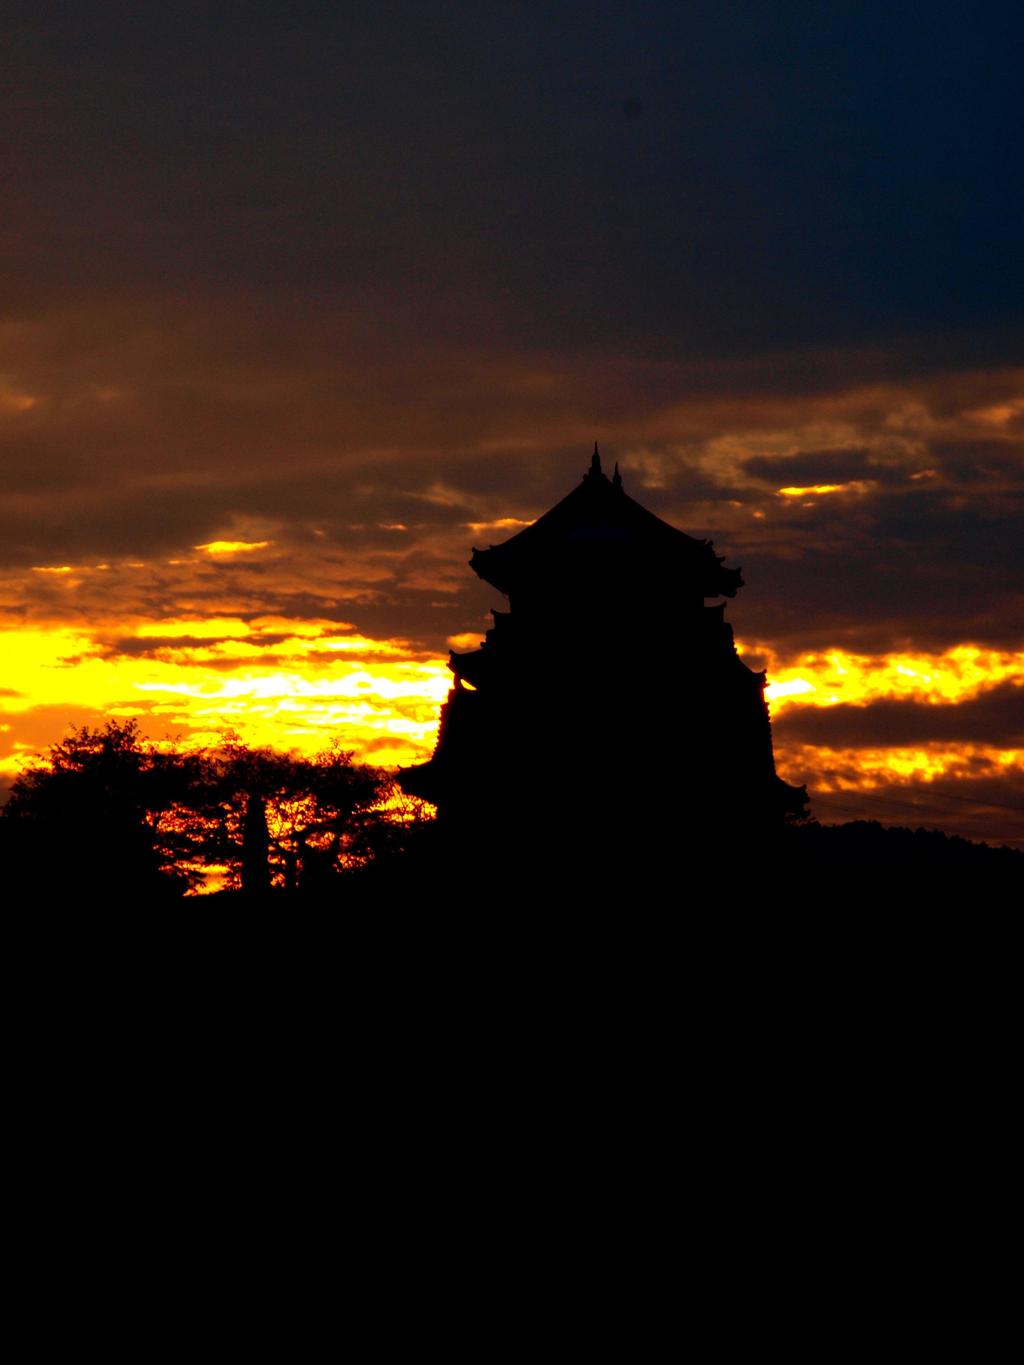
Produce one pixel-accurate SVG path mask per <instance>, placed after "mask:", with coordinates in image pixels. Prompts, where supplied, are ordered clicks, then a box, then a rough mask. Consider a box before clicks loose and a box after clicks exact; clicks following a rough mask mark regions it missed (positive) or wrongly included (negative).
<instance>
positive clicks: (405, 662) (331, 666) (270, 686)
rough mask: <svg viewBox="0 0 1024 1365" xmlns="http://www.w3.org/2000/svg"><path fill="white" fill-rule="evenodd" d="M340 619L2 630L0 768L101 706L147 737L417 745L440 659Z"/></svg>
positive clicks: (395, 759) (390, 756) (287, 744)
mask: <svg viewBox="0 0 1024 1365" xmlns="http://www.w3.org/2000/svg"><path fill="white" fill-rule="evenodd" d="M344 632H345V625H344V623H342V624H341V625H339V624H338V623H337V622H334V623H331V622H326V621H321V622H315V621H303V622H294V621H286V620H282V619H280V618H275V617H264V618H257V619H255V620H253V621H251V622H246V621H243V620H241V619H239V618H234V617H224V618H214V619H211V620H190V619H188V618H173V619H170V620H166V621H149V622H145V623H139V624H137V625H136V626H135V627H134V628H132V629H130V630H128V631H125V630H123V629H122V630H120V631H115V630H114V629H112V628H108V629H107V630H101V629H93V630H85V629H82V628H72V627H59V628H54V629H46V628H41V627H35V628H29V627H21V628H12V629H7V630H2V631H0V647H2V649H3V657H4V661H5V672H4V683H5V685H4V688H3V692H2V695H0V720H3V721H4V722H5V728H4V731H3V733H2V743H0V772H3V773H5V774H7V775H8V776H10V775H13V774H16V773H17V772H19V771H21V770H22V769H23V768H24V767H25V766H26V765H27V764H28V763H29V761H30V760H31V758H32V756H33V754H34V753H36V752H38V750H39V748H40V747H42V746H43V745H45V744H46V743H49V742H52V740H53V739H56V738H58V737H59V735H60V733H61V731H62V730H63V729H64V727H65V726H66V725H67V724H69V723H76V724H83V723H90V724H98V723H99V722H100V720H101V719H102V718H103V717H105V716H119V717H127V716H134V717H136V718H137V719H138V720H139V722H140V724H141V725H142V726H143V729H144V731H145V733H146V734H148V735H149V736H151V737H152V738H155V739H159V738H162V737H164V736H167V735H175V736H181V737H182V739H183V741H184V742H185V743H186V744H206V743H215V742H217V741H218V740H219V739H221V738H222V737H223V735H224V733H225V732H226V731H228V730H232V731H234V732H235V733H236V734H237V735H238V737H239V738H240V739H242V740H243V741H244V742H246V743H249V744H254V745H270V746H272V747H274V748H279V749H293V750H298V751H299V752H301V753H308V754H312V753H316V752H318V751H319V750H321V749H323V748H324V747H326V745H327V744H329V743H330V741H331V740H333V739H336V738H340V739H341V741H342V743H343V744H344V745H345V747H346V748H351V749H352V750H353V751H354V752H355V753H356V756H357V758H359V759H360V760H362V761H365V762H372V763H377V764H382V765H386V766H391V765H396V764H402V763H411V762H416V761H418V760H421V759H422V758H424V757H426V756H427V755H429V753H430V750H431V748H432V746H433V742H434V737H435V733H436V729H437V717H438V709H439V706H440V704H441V702H442V701H443V700H444V698H445V696H446V695H447V692H448V688H449V686H450V685H451V675H450V673H449V672H448V670H447V668H445V666H444V664H443V662H442V661H441V660H439V659H435V658H433V657H431V656H430V655H425V654H421V653H417V652H416V651H414V650H412V649H410V648H409V647H408V645H406V644H405V643H404V642H403V641H400V640H399V641H396V640H373V639H369V638H367V637H365V636H362V635H359V634H356V633H350V634H348V633H344ZM44 727H45V728H44Z"/></svg>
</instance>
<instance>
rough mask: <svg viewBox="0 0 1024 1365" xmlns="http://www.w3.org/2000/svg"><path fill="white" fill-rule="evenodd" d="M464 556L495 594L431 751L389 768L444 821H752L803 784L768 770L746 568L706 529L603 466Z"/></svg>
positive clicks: (528, 837) (621, 828) (573, 828)
mask: <svg viewBox="0 0 1024 1365" xmlns="http://www.w3.org/2000/svg"><path fill="white" fill-rule="evenodd" d="M470 566H471V568H472V569H473V570H474V572H475V573H477V574H478V575H479V576H480V578H482V579H483V580H484V581H485V582H487V583H490V584H491V585H492V586H493V587H495V588H496V589H497V590H498V591H499V592H501V593H502V594H503V595H504V596H505V597H506V598H507V599H508V605H509V610H508V611H494V612H493V617H494V625H493V627H492V628H491V629H490V630H488V632H487V635H486V638H485V641H484V643H483V645H482V646H481V647H480V648H479V649H475V650H472V651H470V652H468V653H456V652H454V651H453V652H452V654H451V656H450V662H449V667H450V668H451V671H452V673H453V674H454V677H455V681H454V685H453V687H452V689H451V692H450V693H449V695H448V700H447V701H446V702H445V704H444V706H443V707H442V709H441V721H440V727H439V730H438V737H437V744H436V747H435V749H434V753H433V756H432V757H431V759H430V760H429V761H428V762H426V763H421V764H419V765H417V766H415V767H411V768H406V769H404V770H402V772H401V774H400V778H399V780H400V782H401V785H402V786H403V788H404V789H405V790H406V791H407V792H409V793H411V794H413V795H416V796H419V797H422V798H424V799H425V800H427V801H430V802H432V803H434V804H435V805H436V806H437V810H438V819H439V823H440V824H441V825H442V826H444V827H445V828H447V829H448V830H449V831H451V832H452V833H454V834H456V835H457V836H460V837H466V838H469V839H471V840H473V841H474V843H475V844H476V845H477V846H478V847H479V844H480V841H485V842H486V843H488V844H490V845H493V843H494V841H495V838H496V837H500V838H501V839H502V840H508V839H511V840H512V841H513V844H514V845H515V846H516V847H519V848H521V849H532V850H533V851H535V852H543V850H544V849H545V848H548V849H551V850H554V849H557V848H562V849H564V848H565V847H567V846H568V845H567V842H566V841H569V842H570V844H573V845H580V844H586V845H587V847H588V848H589V849H590V850H591V851H592V852H593V851H598V852H600V850H601V849H602V848H606V849H608V848H611V847H616V848H619V849H621V848H623V847H624V846H626V845H629V846H632V847H636V846H637V845H638V844H639V845H642V846H643V847H644V848H645V849H648V850H649V849H651V848H654V847H658V846H661V847H665V845H666V841H668V842H669V843H670V844H671V847H672V849H673V852H674V853H675V854H678V853H679V851H680V847H681V843H683V844H685V843H688V842H691V841H696V840H700V841H705V842H706V841H707V840H709V839H713V840H717V839H720V838H726V839H732V838H735V837H736V836H741V837H745V838H750V837H751V836H754V835H756V834H758V833H764V834H767V833H769V832H770V831H771V830H773V829H775V828H777V827H779V826H780V825H782V824H783V822H784V820H785V817H786V815H787V813H791V814H796V813H799V812H800V811H801V810H802V808H803V806H804V804H805V803H806V800H807V795H806V791H805V789H804V788H796V787H792V786H790V785H789V784H787V783H786V782H784V781H783V780H782V779H781V778H780V777H778V775H777V774H776V771H775V760H774V755H773V751H772V736H771V725H770V721H769V716H768V708H767V705H766V703H765V699H764V687H765V681H766V679H765V674H764V673H763V672H760V673H758V672H754V671H752V670H751V669H750V668H748V667H747V666H746V664H744V663H743V661H742V660H741V659H740V658H739V656H738V655H737V653H736V648H735V645H734V642H733V633H732V627H731V626H730V625H729V624H728V623H727V622H726V621H725V620H724V609H725V603H724V602H721V603H719V604H717V605H710V606H708V605H705V599H706V598H716V597H734V596H735V594H736V592H737V590H738V589H739V588H740V587H742V586H743V580H742V578H741V577H740V572H739V570H738V569H729V568H726V567H725V565H724V563H723V557H722V556H718V555H716V554H715V553H714V548H713V546H712V544H711V542H710V541H707V540H697V539H694V538H693V537H691V536H688V535H686V534H685V533H684V532H682V531H679V530H677V529H676V528H675V527H673V526H670V525H669V524H668V523H667V522H664V521H662V520H661V519H660V518H659V517H657V516H655V515H654V514H653V513H652V512H649V511H648V510H647V509H646V508H644V507H641V506H640V504H639V503H637V502H635V501H634V500H633V499H632V498H631V497H629V496H628V495H627V493H626V492H625V490H624V488H623V486H622V478H621V476H620V474H619V470H618V466H617V465H616V468H615V472H614V475H613V477H612V478H611V479H609V478H608V477H607V475H606V474H605V473H604V472H603V470H602V468H601V459H600V455H599V452H598V449H597V446H596V445H595V446H594V455H593V459H592V460H591V464H590V468H589V470H588V471H587V472H586V473H585V474H584V476H583V479H582V482H581V483H580V484H579V485H578V486H577V487H576V488H574V489H573V491H572V492H571V493H569V495H568V496H567V497H565V498H563V499H562V501H561V502H559V503H557V504H556V505H555V506H554V507H552V508H551V510H550V511H549V512H546V513H545V514H544V515H543V516H542V517H540V518H539V519H538V520H537V521H535V522H533V523H532V524H531V525H530V526H527V527H526V528H525V529H524V530H522V531H520V532H518V534H516V535H514V536H512V537H511V539H509V540H507V541H505V542H504V543H503V544H500V545H492V546H490V547H489V548H487V549H484V550H479V549H474V550H473V555H472V559H471V560H470Z"/></svg>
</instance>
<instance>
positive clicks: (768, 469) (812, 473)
mask: <svg viewBox="0 0 1024 1365" xmlns="http://www.w3.org/2000/svg"><path fill="white" fill-rule="evenodd" d="M743 470H744V472H745V473H747V474H752V475H753V477H754V478H755V479H763V480H764V481H765V482H766V483H770V484H772V485H773V487H775V488H778V487H779V486H780V485H786V484H795V485H799V486H806V485H808V484H826V483H846V482H848V481H849V480H851V479H869V478H870V479H877V478H878V477H879V476H880V475H881V476H884V475H886V474H887V473H888V471H887V470H886V469H885V467H884V466H878V465H876V464H875V463H873V461H872V459H871V456H870V455H869V454H868V453H867V451H863V450H811V451H808V452H806V453H805V454H801V455H786V456H783V457H781V458H779V459H768V458H766V457H765V456H755V458H754V459H752V460H744V461H743Z"/></svg>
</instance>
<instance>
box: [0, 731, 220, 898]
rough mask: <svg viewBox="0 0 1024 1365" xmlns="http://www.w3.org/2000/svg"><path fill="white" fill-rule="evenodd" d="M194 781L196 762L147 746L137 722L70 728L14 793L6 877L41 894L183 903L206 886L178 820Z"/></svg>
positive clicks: (6, 816)
mask: <svg viewBox="0 0 1024 1365" xmlns="http://www.w3.org/2000/svg"><path fill="white" fill-rule="evenodd" d="M194 774H195V762H194V760H193V759H192V758H191V757H190V756H188V755H181V754H179V753H176V752H163V751H161V750H159V749H158V748H157V747H156V746H155V745H152V744H145V743H143V741H142V739H141V737H140V735H139V728H138V724H137V723H136V722H135V721H134V720H128V721H125V722H123V723H122V722H118V721H116V720H111V721H108V722H107V724H106V725H105V726H104V728H103V729H101V730H91V729H89V727H88V726H82V727H81V728H74V727H73V728H72V730H71V732H70V733H69V735H68V736H67V737H66V738H65V739H63V740H61V741H60V742H59V743H57V744H54V745H53V746H52V747H51V748H50V751H49V754H48V758H47V761H46V762H45V763H40V764H37V765H36V766H35V767H33V768H30V769H29V770H28V771H27V772H25V773H23V774H22V775H21V776H20V777H19V778H17V779H16V781H15V782H14V784H13V785H12V787H11V793H10V797H9V799H8V801H7V804H6V805H5V807H4V810H3V825H4V835H5V839H4V844H5V846H6V850H7V853H6V858H5V861H6V863H7V871H8V873H9V874H10V875H11V877H12V878H13V880H14V881H15V882H17V883H20V885H21V887H22V888H23V889H27V890H30V891H37V892H44V893H45V892H47V891H50V892H60V893H62V894H65V895H67V894H78V893H81V894H85V895H96V894H105V895H119V894H128V893H129V892H130V893H132V894H140V893H141V894H145V895H153V896H157V897H165V896H172V895H178V894H181V893H182V892H183V891H185V890H187V889H188V888H189V887H190V886H194V885H195V884H196V882H197V881H198V879H199V876H200V874H199V873H198V871H197V870H196V869H195V868H193V867H190V866H189V865H188V853H189V851H190V849H189V844H188V840H187V838H185V837H184V836H183V831H182V830H181V829H180V828H179V827H178V824H177V821H176V819H175V818H174V816H173V812H174V811H175V810H176V808H177V807H178V805H179V803H180V802H181V801H182V800H184V799H185V798H186V796H187V793H188V790H189V788H190V786H191V784H192V782H193V780H194Z"/></svg>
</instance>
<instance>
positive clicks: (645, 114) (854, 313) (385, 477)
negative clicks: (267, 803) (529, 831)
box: [0, 0, 1024, 847]
mask: <svg viewBox="0 0 1024 1365" xmlns="http://www.w3.org/2000/svg"><path fill="white" fill-rule="evenodd" d="M4 15H5V18H4V34H3V42H2V46H0V107H2V110H3V128H4V137H3V139H2V144H0V175H2V183H3V187H4V188H3V212H2V215H0V646H2V661H3V670H2V675H0V782H7V783H9V782H10V780H11V779H12V777H13V776H14V775H16V773H17V772H18V771H19V770H20V769H21V768H22V767H23V766H24V765H25V764H26V763H27V762H29V761H30V760H31V758H32V755H33V754H35V753H37V752H38V751H39V750H40V749H42V748H45V746H46V745H47V744H49V743H51V742H53V741H54V740H56V739H58V738H59V737H60V736H61V734H62V733H63V732H64V729H65V727H66V726H67V725H68V724H71V723H74V724H79V725H81V724H89V725H95V724H100V723H102V721H103V719H104V717H106V716H108V715H116V716H118V717H128V716H136V717H138V719H139V720H140V723H141V724H142V726H143V729H144V731H145V733H146V734H147V735H150V736H152V737H153V738H157V739H160V738H164V737H168V736H181V737H182V738H184V739H185V740H186V741H190V742H197V743H198V742H204V741H212V740H215V739H216V738H217V737H218V736H219V735H221V734H223V733H224V732H225V730H227V729H229V728H230V729H233V730H235V731H237V732H238V733H239V734H240V735H241V736H242V737H243V738H244V739H248V740H251V741H252V742H256V743H260V744H272V745H275V746H279V747H281V748H293V747H295V748H299V749H301V750H303V751H307V752H308V751H312V750H315V749H318V748H322V747H324V746H325V745H326V743H327V742H328V741H329V740H330V739H332V738H334V737H339V738H340V739H341V740H342V742H343V743H344V744H345V746H346V747H350V748H352V749H354V750H355V751H356V752H357V754H358V755H359V756H360V757H365V758H367V759H369V760H372V761H374V762H379V763H385V764H393V763H399V762H409V761H415V760H416V759H417V758H421V757H424V756H426V754H428V753H429V751H430V749H431V747H432V744H433V739H434V732H435V727H436V718H437V708H438V705H439V703H440V701H441V700H443V698H444V695H445V693H446V691H447V687H448V683H449V680H450V675H449V674H448V672H447V670H446V668H445V659H446V657H447V651H448V649H449V648H450V647H452V646H453V645H454V646H455V647H459V648H466V647H468V646H469V645H470V644H471V642H473V641H474V640H476V639H477V638H479V635H480V633H481V632H482V631H483V630H484V629H486V627H487V625H488V624H489V617H488V613H489V609H490V608H491V607H495V606H501V605H502V602H501V600H500V598H499V597H498V595H497V594H495V593H494V592H493V591H492V590H491V589H489V588H488V587H487V586H486V585H484V584H482V583H481V582H479V580H477V579H476V578H475V576H474V575H473V574H472V572H471V571H470V570H469V568H468V565H467V561H468V559H469V554H470V547H471V546H472V545H474V544H475V545H480V546H483V545H487V544H491V543H497V542H499V541H501V540H504V539H506V538H507V537H508V536H509V535H512V534H514V533H515V531H516V530H517V529H519V528H520V527H521V526H522V525H524V524H526V523H528V522H529V521H531V520H533V519H534V518H536V517H537V516H538V515H540V514H541V513H542V512H544V511H545V510H547V508H549V507H550V506H551V505H552V504H553V503H555V502H556V501H557V500H558V499H559V498H561V497H562V496H564V495H565V494H566V493H567V492H568V491H569V490H570V489H571V488H572V487H573V486H574V484H575V483H576V482H577V481H578V480H579V478H580V476H581V475H582V474H583V472H584V470H585V468H586V465H587V462H588V459H589V453H590V450H591V448H592V445H593V441H594V440H595V439H598V440H600V442H601V449H602V453H603V455H604V457H605V461H606V465H607V467H609V468H610V466H611V463H612V462H613V461H615V460H617V461H618V462H619V464H620V467H621V469H622V471H623V476H624V479H625V485H626V490H627V492H629V493H630V494H631V495H632V496H633V497H635V498H636V499H637V500H638V501H640V502H641V503H643V504H644V505H645V506H647V507H649V508H650V509H651V510H652V511H655V512H656V513H657V514H658V515H660V516H662V517H664V518H665V519H666V520H668V521H671V522H672V523H673V524H675V525H677V526H679V527H681V528H682V529H684V530H686V531H687V532H689V533H690V534H692V535H698V536H702V537H710V538H712V539H713V540H714V542H715V547H716V551H717V553H719V554H723V555H725V556H726V560H727V563H728V564H729V565H731V566H738V567H741V568H742V571H743V576H744V579H745V582H746V586H745V587H744V588H743V589H742V590H741V591H740V593H739V595H738V596H737V598H736V600H735V602H732V603H730V604H729V607H728V609H727V619H729V620H730V621H731V622H732V623H733V625H734V628H735V630H736V636H737V640H738V642H739V644H740V646H741V648H742V650H743V652H744V658H745V659H746V660H747V661H748V662H750V663H751V664H752V665H753V666H757V667H767V668H768V671H769V679H770V682H771V689H770V692H769V695H770V697H771V698H772V717H773V728H774V734H775V743H776V755H777V760H778V766H779V770H780V772H781V773H782V775H783V776H784V777H786V778H787V779H788V780H790V781H796V782H807V783H808V785H809V788H810V790H811V794H812V800H813V809H814V812H815V814H816V815H818V817H819V818H821V819H822V820H845V819H850V818H853V817H855V816H858V815H860V816H865V817H870V818H876V819H881V820H883V821H886V822H889V823H900V824H910V825H912V826H913V825H917V824H926V825H933V826H936V827H939V828H943V829H946V830H949V831H951V832H959V833H964V834H966V835H968V836H969V837H973V838H987V839H990V840H993V841H1001V840H1003V841H1006V842H1009V843H1014V844H1015V845H1016V846H1017V847H1024V570H1022V567H1021V561H1022V557H1024V251H1022V249H1021V242H1022V241H1024V165H1022V161H1024V156H1022V150H1021V149H1022V146H1024V136H1022V134H1024V127H1022V117H1021V109H1022V101H1021V99H1020V89H1019V73H1020V52H1021V50H1022V40H1024V20H1022V18H1021V11H1020V10H1019V8H1017V7H1010V6H1006V5H994V4H992V5H987V4H985V3H982V4H980V5H979V4H973V5H967V4H959V3H957V4H953V3H942V2H941V0H936V2H935V3H932V4H930V5H928V6H925V7H913V6H901V5H893V4H892V3H888V4H885V5H882V4H876V3H873V0H857V2H856V3H849V4H847V3H835V4H821V3H820V0H818V2H817V3H803V2H802V0H787V3H786V4H781V5H776V4H769V3H767V0H758V2H757V3H730V0H692V2H690V3H685V2H684V0H672V3H634V4H626V3H600V0H589V2H588V3H586V4H582V3H579V4H577V3H574V2H573V0H567V2H565V3H560V2H559V0H552V2H551V3H545V4H541V3H526V2H524V0H520V3H511V0H509V2H508V3H495V2H494V0H466V3H456V2H455V0H431V2H430V3H426V2H425V0H420V2H419V3H417V2H415V0H392V2H389V0H375V3H373V4H361V5H354V4H350V3H345V2H344V0H334V2H333V3H303V0H292V2H291V3H288V4H285V3H283V2H282V3H260V2H259V0H217V3H215V4H210V3H208V2H207V3H205V4H202V5H200V4H193V3H188V2H187V0H186V2H179V3H174V4H168V5H160V6H158V5H147V4H133V5H127V4H121V3H118V2H117V0H104V3H102V4H99V3H88V2H87V0H83V2H82V3H73V4H55V3H47V0H42V3H32V4H21V3H13V4H10V5H7V6H5V9H4ZM666 629H671V622H666ZM643 646H644V642H643V640H642V639H637V638H631V639H623V640H621V641H620V642H619V643H618V653H617V655H616V657H615V658H613V659H610V660H609V668H608V674H607V678H606V679H600V678H599V679H596V680H595V683H596V685H597V686H601V685H605V686H607V688H608V693H609V705H610V706H614V704H615V691H614V679H615V677H616V676H617V675H620V674H621V671H622V669H623V668H624V667H635V668H642V666H643ZM664 688H665V694H664V695H665V696H666V698H670V697H671V692H672V684H671V679H667V680H664ZM677 722H678V717H676V716H675V715H674V714H673V711H672V708H671V705H670V703H669V702H668V701H666V705H665V711H664V716H663V724H664V725H665V726H671V725H673V724H675V723H677Z"/></svg>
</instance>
